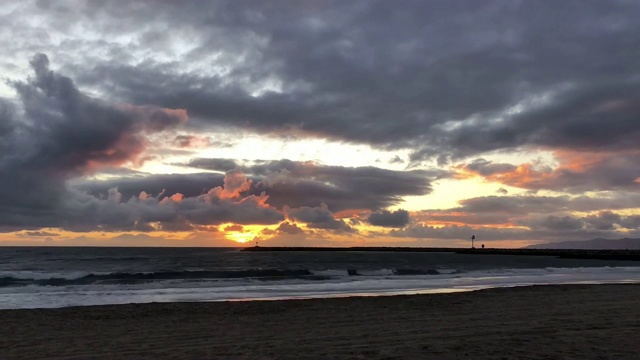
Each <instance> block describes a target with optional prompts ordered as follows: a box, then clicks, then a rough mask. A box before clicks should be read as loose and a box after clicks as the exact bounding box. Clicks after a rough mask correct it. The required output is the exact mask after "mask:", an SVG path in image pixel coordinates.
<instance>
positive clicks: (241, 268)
mask: <svg viewBox="0 0 640 360" xmlns="http://www.w3.org/2000/svg"><path fill="white" fill-rule="evenodd" d="M630 282H640V262H632V261H604V260H585V259H559V258H555V257H550V256H512V255H474V254H455V253H427V252H384V251H378V252H358V251H335V252H312V251H297V252H243V251H240V249H228V248H226V249H220V248H97V247H94V248H63V247H58V248H56V247H41V248H34V247H30V248H27V247H21V248H19V247H4V248H2V247H0V308H1V309H15V308H52V307H67V306H86V305H106V304H126V303H148V302H173V301H224V300H269V299H295V298H316V297H337V296H353V295H359V296H376V295H395V294H420V293H438V292H456V291H470V290H477V289H486V288H493V287H511V286H524V285H544V284H598V283H630Z"/></svg>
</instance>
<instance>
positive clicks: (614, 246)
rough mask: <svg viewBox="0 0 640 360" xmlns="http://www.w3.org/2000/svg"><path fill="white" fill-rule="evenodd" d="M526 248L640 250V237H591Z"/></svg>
mask: <svg viewBox="0 0 640 360" xmlns="http://www.w3.org/2000/svg"><path fill="white" fill-rule="evenodd" d="M525 249H585V250H601V249H608V250H624V249H629V250H640V238H636V239H629V238H624V239H613V240H612V239H591V240H578V241H560V242H550V243H544V244H537V245H529V246H527V247H525Z"/></svg>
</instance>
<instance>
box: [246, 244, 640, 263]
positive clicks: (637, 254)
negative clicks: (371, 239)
mask: <svg viewBox="0 0 640 360" xmlns="http://www.w3.org/2000/svg"><path fill="white" fill-rule="evenodd" d="M242 251H255V252H261V251H264V252H269V251H392V252H448V253H456V254H473V255H522V256H555V257H559V258H563V259H599V260H633V261H640V250H583V249H497V248H486V249H482V248H480V249H479V248H476V249H470V248H427V247H424V248H421V247H301V246H300V247H266V246H254V247H247V248H244V249H242Z"/></svg>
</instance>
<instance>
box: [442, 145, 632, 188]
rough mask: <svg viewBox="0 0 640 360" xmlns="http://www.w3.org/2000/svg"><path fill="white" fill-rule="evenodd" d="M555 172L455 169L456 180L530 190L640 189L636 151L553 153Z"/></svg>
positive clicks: (497, 166) (529, 167)
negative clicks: (473, 178) (477, 178)
mask: <svg viewBox="0 0 640 360" xmlns="http://www.w3.org/2000/svg"><path fill="white" fill-rule="evenodd" d="M554 154H555V157H556V160H557V161H558V162H559V165H558V166H557V167H555V168H552V167H550V166H545V165H542V164H539V163H524V164H520V165H518V166H516V165H512V164H504V163H493V162H491V161H486V160H484V159H476V160H474V161H472V162H471V163H469V164H463V165H458V166H455V167H454V169H456V170H457V175H456V176H457V177H461V178H465V177H469V176H481V177H484V178H485V179H486V180H488V181H492V182H498V183H501V184H505V185H509V186H513V187H519V188H524V189H531V190H555V191H568V192H574V193H578V192H584V191H590V190H591V191H593V190H599V191H606V190H619V189H624V190H634V189H640V183H639V182H638V181H637V179H638V178H640V160H639V159H640V151H635V150H634V151H624V152H606V151H603V152H575V151H556V152H554Z"/></svg>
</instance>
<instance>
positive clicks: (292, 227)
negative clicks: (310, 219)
mask: <svg viewBox="0 0 640 360" xmlns="http://www.w3.org/2000/svg"><path fill="white" fill-rule="evenodd" d="M276 231H278V232H281V233H285V234H290V235H296V234H304V230H302V229H301V228H300V227H298V225H297V224H296V223H290V222H288V221H283V222H282V223H280V225H278V228H277V229H276Z"/></svg>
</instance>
